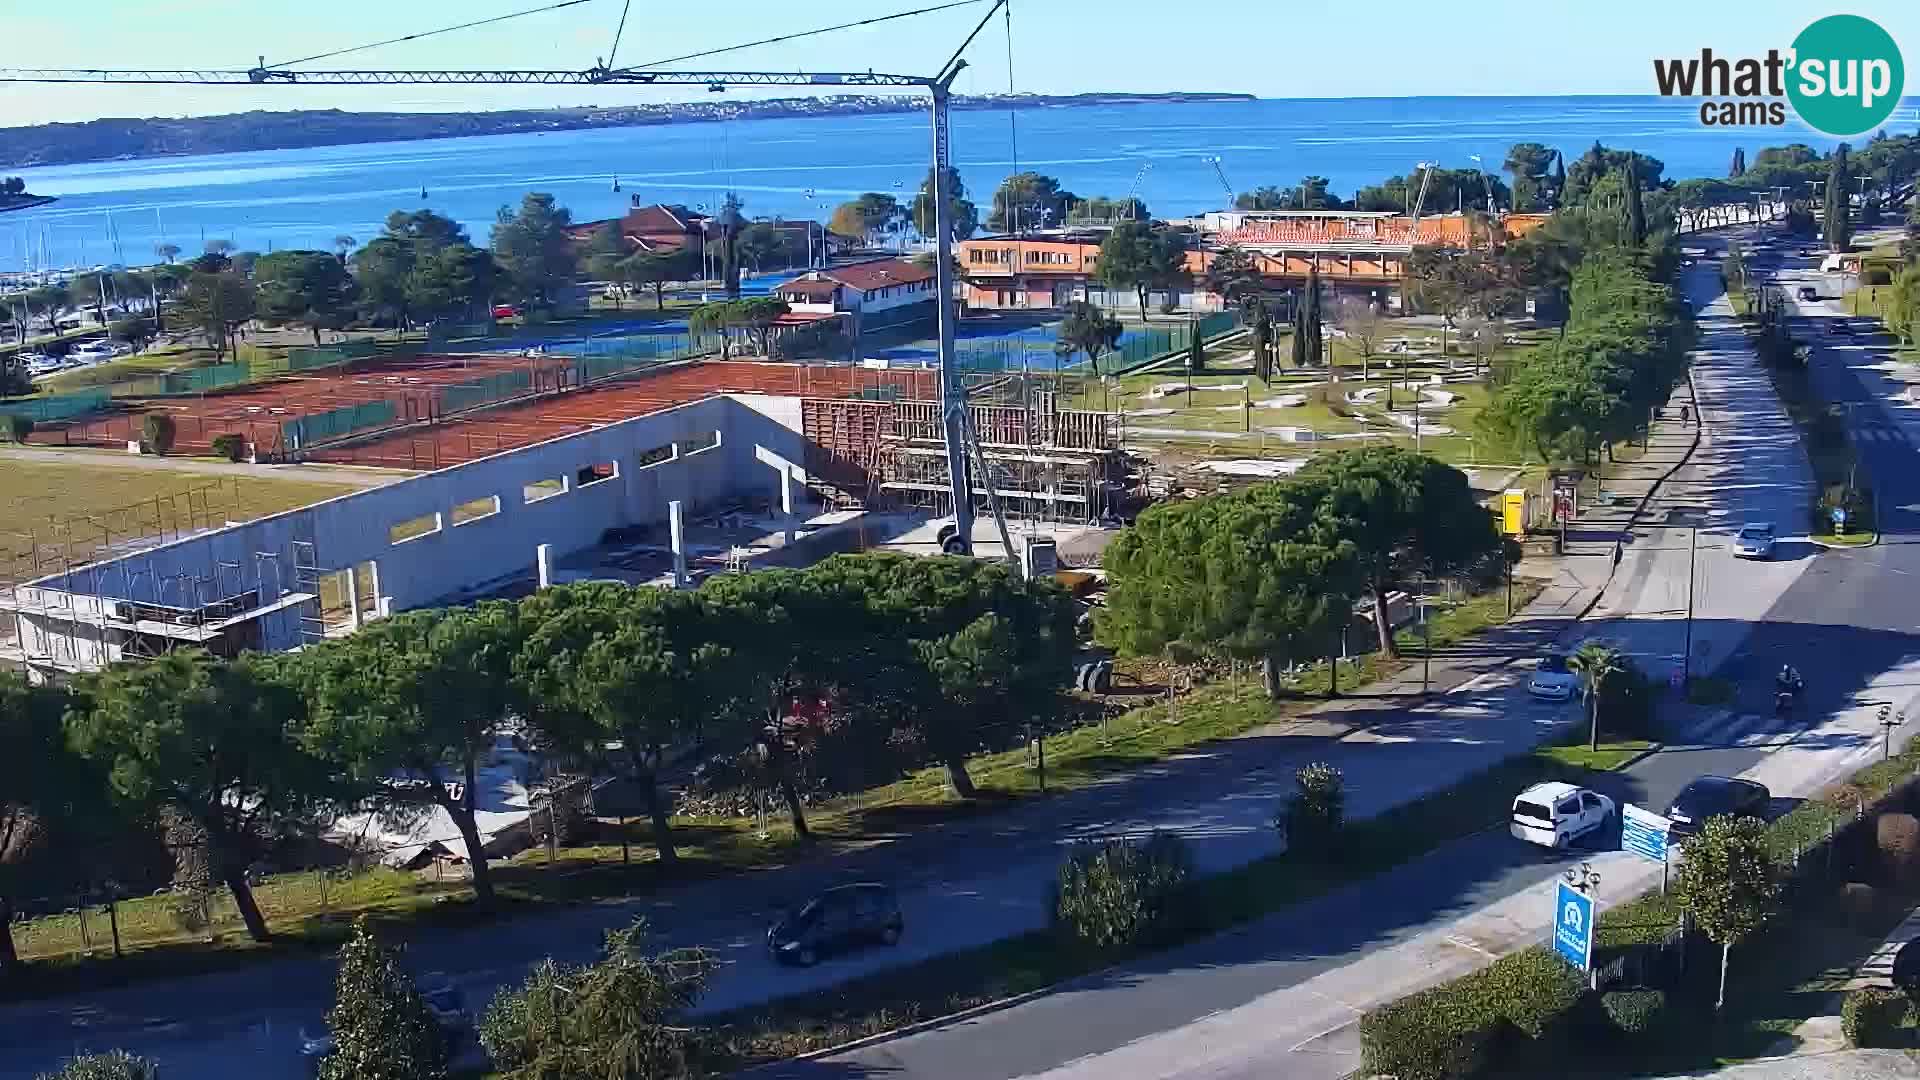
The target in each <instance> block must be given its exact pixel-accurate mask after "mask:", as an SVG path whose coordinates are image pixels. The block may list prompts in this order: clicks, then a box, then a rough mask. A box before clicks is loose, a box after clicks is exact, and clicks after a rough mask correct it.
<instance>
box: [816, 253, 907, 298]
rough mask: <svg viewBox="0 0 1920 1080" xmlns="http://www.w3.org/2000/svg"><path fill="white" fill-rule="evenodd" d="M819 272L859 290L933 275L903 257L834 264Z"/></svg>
mask: <svg viewBox="0 0 1920 1080" xmlns="http://www.w3.org/2000/svg"><path fill="white" fill-rule="evenodd" d="M819 274H820V276H821V277H823V278H826V279H828V280H830V281H837V282H839V283H841V284H842V285H845V286H846V287H848V288H849V289H859V290H860V291H861V292H866V291H868V290H871V289H884V288H887V287H888V286H890V285H908V284H912V283H913V282H916V281H931V280H932V279H933V276H934V275H933V271H931V270H927V269H924V268H922V267H919V266H915V265H914V264H913V263H910V262H908V261H907V260H905V259H875V260H874V261H872V262H863V263H853V264H851V265H848V266H836V267H834V268H832V269H830V270H822V271H819Z"/></svg>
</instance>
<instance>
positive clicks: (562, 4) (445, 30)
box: [262, 0, 626, 68]
mask: <svg viewBox="0 0 1920 1080" xmlns="http://www.w3.org/2000/svg"><path fill="white" fill-rule="evenodd" d="M591 2H592V0H559V2H558V3H554V4H548V5H546V6H545V7H537V8H528V9H527V10H525V11H516V12H513V13H512V14H509V15H495V16H493V17H492V18H489V19H477V20H475V21H473V22H465V23H461V24H460V25H458V26H443V27H441V28H440V29H438V30H424V31H421V32H420V33H418V34H407V35H406V36H404V37H397V38H388V39H387V40H385V41H375V42H372V43H371V44H367V45H354V46H352V47H350V48H345V49H335V50H333V51H332V52H323V53H316V54H314V55H313V56H303V57H301V58H300V59H298V60H288V61H285V62H283V63H279V64H274V65H272V66H274V67H282V68H284V67H292V66H293V65H295V64H305V63H310V62H312V61H314V60H325V59H328V58H329V57H334V56H345V55H346V54H348V53H354V52H365V51H366V50H368V49H378V48H380V47H381V46H382V45H398V44H399V43H401V42H403V41H418V40H420V39H421V38H430V37H433V36H435V35H437V34H450V33H452V32H454V31H455V30H470V29H472V28H473V27H476V26H486V25H488V24H489V23H497V22H505V21H506V20H508V19H517V18H519V17H520V16H522V15H539V14H542V13H544V12H548V11H558V10H560V9H561V8H570V7H573V6H575V5H577V4H586V3H591ZM625 20H626V16H625V13H624V12H623V13H622V14H621V21H622V22H624V21H625ZM262 66H265V65H262Z"/></svg>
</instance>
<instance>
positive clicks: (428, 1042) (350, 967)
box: [319, 918, 447, 1080]
mask: <svg viewBox="0 0 1920 1080" xmlns="http://www.w3.org/2000/svg"><path fill="white" fill-rule="evenodd" d="M327 1030H328V1032H329V1033H330V1034H331V1035H332V1036H333V1050H332V1052H330V1053H328V1054H327V1056H326V1057H325V1058H323V1059H321V1061H320V1073H319V1080H440V1078H441V1077H444V1076H446V1075H447V1044H446V1039H445V1038H444V1037H442V1035H441V1034H440V1027H439V1025H438V1024H436V1023H435V1022H434V1019H433V1013H432V1012H430V1011H429V1010H428V1009H427V1003H426V1000H425V999H424V998H422V997H421V996H420V991H419V990H418V989H417V988H415V987H414V985H413V976H411V975H409V974H407V971H406V969H405V968H402V967H401V966H400V962H399V959H398V958H397V957H396V956H395V954H394V953H393V952H392V951H391V950H389V949H386V948H383V947H381V945H380V943H379V942H377V941H375V940H374V938H373V931H372V930H370V929H368V927H367V922H366V920H365V919H364V918H362V919H360V920H358V921H356V922H355V923H354V925H353V935H352V936H351V937H349V938H348V939H347V943H346V944H345V945H343V946H341V948H340V974H339V977H338V980H337V982H336V983H335V988H334V1003H333V1009H332V1010H331V1011H329V1012H328V1013H327Z"/></svg>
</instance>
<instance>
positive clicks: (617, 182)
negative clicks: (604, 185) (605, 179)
mask: <svg viewBox="0 0 1920 1080" xmlns="http://www.w3.org/2000/svg"><path fill="white" fill-rule="evenodd" d="M613 190H614V193H615V194H619V192H620V174H619V173H614V174H613Z"/></svg>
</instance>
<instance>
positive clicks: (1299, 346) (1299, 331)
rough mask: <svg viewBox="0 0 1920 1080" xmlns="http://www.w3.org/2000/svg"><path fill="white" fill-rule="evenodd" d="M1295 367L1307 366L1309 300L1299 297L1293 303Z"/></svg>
mask: <svg viewBox="0 0 1920 1080" xmlns="http://www.w3.org/2000/svg"><path fill="white" fill-rule="evenodd" d="M1291 344H1292V345H1293V366H1294V367H1296V368H1303V367H1306V366H1307V298H1306V297H1304V296H1297V297H1295V298H1294V302H1293V341H1292V343H1291Z"/></svg>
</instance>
